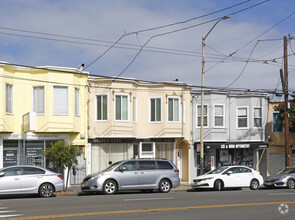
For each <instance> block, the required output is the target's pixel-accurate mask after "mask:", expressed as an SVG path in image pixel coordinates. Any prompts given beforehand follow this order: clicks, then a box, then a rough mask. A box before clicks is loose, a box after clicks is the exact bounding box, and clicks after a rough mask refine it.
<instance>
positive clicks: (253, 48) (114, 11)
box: [0, 0, 295, 98]
mask: <svg viewBox="0 0 295 220" xmlns="http://www.w3.org/2000/svg"><path fill="white" fill-rule="evenodd" d="M227 15H230V18H229V19H226V20H221V21H220V22H218V24H217V25H216V26H215V27H214V28H213V29H212V31H211V32H210V33H209V35H207V37H206V39H205V47H204V57H205V80H204V84H205V86H206V87H214V88H215V87H218V88H225V89H235V88H238V89H249V90H251V91H252V90H253V91H257V90H259V91H262V90H269V91H275V90H281V88H282V87H281V82H280V69H281V68H283V69H284V65H283V54H284V42H283V37H284V36H287V39H288V46H287V52H288V55H289V56H288V73H289V77H288V81H289V90H290V91H291V92H292V91H293V90H294V91H295V76H294V75H295V54H294V52H295V33H294V32H295V2H294V1H293V0H235V1H234V0H83V1H81V0H42V1H40V0H26V1H23V0H1V7H0V60H1V61H5V62H8V63H15V64H21V65H28V66H61V67H71V68H78V67H79V66H80V64H82V63H83V64H84V65H85V69H84V70H85V71H88V72H89V73H90V74H92V75H100V76H113V77H118V76H120V77H127V78H135V79H137V80H148V81H174V80H176V79H178V81H181V82H184V83H187V84H190V85H193V86H196V87H198V86H201V75H202V74H201V73H202V36H206V34H207V33H208V32H209V30H210V29H211V28H212V27H213V26H214V24H215V23H216V22H217V21H218V20H219V19H220V18H222V17H224V16H227ZM293 37H294V39H293V40H292V38H293ZM116 42H117V43H116ZM271 98H275V97H273V96H272V97H271Z"/></svg>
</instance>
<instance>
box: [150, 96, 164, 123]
mask: <svg viewBox="0 0 295 220" xmlns="http://www.w3.org/2000/svg"><path fill="white" fill-rule="evenodd" d="M157 99H158V100H160V120H159V121H157V116H158V115H157V111H156V110H157V104H156V103H157V102H156V100H157ZM152 100H155V109H154V111H155V121H152ZM162 109H163V106H162V97H150V98H149V122H150V123H162V122H163V120H162V118H163V114H162V112H163V111H162Z"/></svg>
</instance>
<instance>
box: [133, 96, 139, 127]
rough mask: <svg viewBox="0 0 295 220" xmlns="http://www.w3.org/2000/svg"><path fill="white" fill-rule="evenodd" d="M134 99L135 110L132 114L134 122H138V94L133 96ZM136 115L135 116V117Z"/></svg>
mask: <svg viewBox="0 0 295 220" xmlns="http://www.w3.org/2000/svg"><path fill="white" fill-rule="evenodd" d="M132 101H133V103H132V104H133V105H132V107H133V108H132V110H133V114H132V120H133V122H135V123H136V122H137V117H138V114H137V96H133V98H132ZM134 116H135V117H134Z"/></svg>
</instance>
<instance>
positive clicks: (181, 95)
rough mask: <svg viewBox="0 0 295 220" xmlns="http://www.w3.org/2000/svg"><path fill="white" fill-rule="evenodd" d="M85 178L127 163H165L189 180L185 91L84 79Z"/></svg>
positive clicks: (176, 86)
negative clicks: (133, 160)
mask: <svg viewBox="0 0 295 220" xmlns="http://www.w3.org/2000/svg"><path fill="white" fill-rule="evenodd" d="M88 82H89V102H88V103H89V104H88V111H89V115H88V150H87V152H88V155H87V158H88V162H87V167H88V169H87V173H91V172H96V171H99V170H102V169H105V168H106V167H107V166H108V165H109V163H112V162H116V161H120V160H124V159H130V158H167V159H170V160H171V161H173V162H174V163H175V164H176V165H177V167H178V168H179V170H180V177H181V179H182V181H185V182H188V181H189V178H190V177H189V172H190V170H189V161H190V159H189V158H190V88H189V87H188V86H187V85H186V84H183V83H178V82H170V83H148V82H142V81H137V80H134V79H115V80H114V79H107V78H89V81H88Z"/></svg>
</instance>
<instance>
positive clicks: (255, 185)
mask: <svg viewBox="0 0 295 220" xmlns="http://www.w3.org/2000/svg"><path fill="white" fill-rule="evenodd" d="M258 188H259V182H258V180H256V179H253V180H251V183H250V189H252V190H257V189H258Z"/></svg>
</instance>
